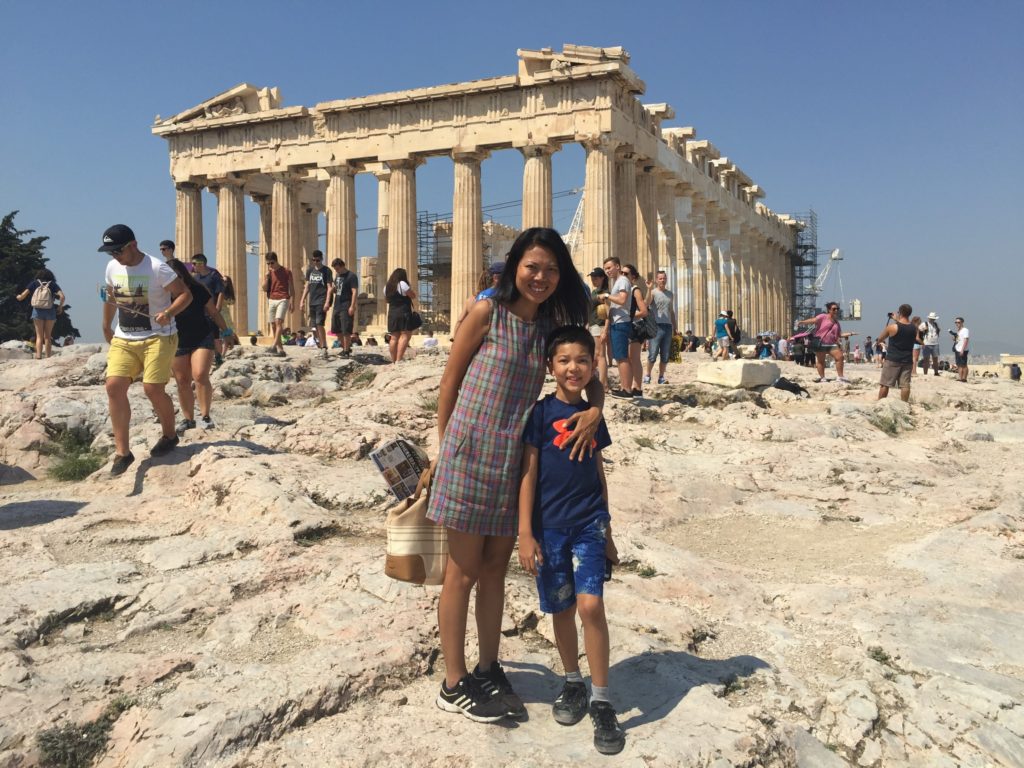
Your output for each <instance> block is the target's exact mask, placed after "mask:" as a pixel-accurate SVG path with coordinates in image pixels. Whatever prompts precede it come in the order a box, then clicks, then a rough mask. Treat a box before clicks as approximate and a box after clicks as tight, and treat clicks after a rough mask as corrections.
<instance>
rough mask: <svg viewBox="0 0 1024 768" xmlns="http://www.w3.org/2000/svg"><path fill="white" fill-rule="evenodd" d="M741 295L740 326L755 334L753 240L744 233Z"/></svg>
mask: <svg viewBox="0 0 1024 768" xmlns="http://www.w3.org/2000/svg"><path fill="white" fill-rule="evenodd" d="M738 249H739V254H740V257H739V293H740V299H739V302H740V306H739V307H737V309H736V311H737V312H738V313H739V317H740V319H739V325H740V327H741V328H743V329H745V330H746V332H748V333H751V332H753V330H754V329H753V326H754V325H755V323H754V303H753V293H754V292H753V291H752V290H751V240H750V234H748V233H743V234H741V236H740V238H739V243H738Z"/></svg>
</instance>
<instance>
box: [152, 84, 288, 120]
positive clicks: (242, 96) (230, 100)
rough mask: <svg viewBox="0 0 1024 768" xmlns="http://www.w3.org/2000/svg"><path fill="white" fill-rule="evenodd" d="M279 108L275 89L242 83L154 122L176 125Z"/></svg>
mask: <svg viewBox="0 0 1024 768" xmlns="http://www.w3.org/2000/svg"><path fill="white" fill-rule="evenodd" d="M280 107H281V93H280V91H279V90H278V89H277V88H257V87H256V86H254V85H249V83H242V84H240V85H236V86H235V87H234V88H230V89H228V90H226V91H224V92H223V93H219V94H217V95H216V96H214V97H213V98H212V99H207V100H206V101H204V102H203V103H202V104H197V105H196V106H194V107H191V108H190V109H186V110H184V111H183V112H179V113H178V114H176V115H174V116H173V117H169V118H167V119H165V120H163V119H161V118H160V116H159V115H158V116H157V119H156V121H155V122H156V124H157V125H178V124H181V123H189V122H192V121H194V120H216V119H217V118H221V117H233V116H235V115H252V114H256V113H258V112H265V111H267V110H271V109H279V108H280Z"/></svg>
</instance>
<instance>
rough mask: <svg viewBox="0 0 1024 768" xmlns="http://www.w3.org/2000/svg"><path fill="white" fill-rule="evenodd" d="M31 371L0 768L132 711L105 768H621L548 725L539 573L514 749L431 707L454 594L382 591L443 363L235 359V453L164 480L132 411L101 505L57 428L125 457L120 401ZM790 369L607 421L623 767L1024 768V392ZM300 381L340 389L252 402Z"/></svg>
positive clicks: (548, 665)
mask: <svg viewBox="0 0 1024 768" xmlns="http://www.w3.org/2000/svg"><path fill="white" fill-rule="evenodd" d="M82 359H88V358H86V357H85V356H84V355H83V356H79V358H78V359H77V360H72V359H71V358H70V356H68V358H65V359H62V358H57V357H55V358H53V359H51V360H50V361H46V362H45V365H46V366H47V372H46V375H47V376H57V377H65V378H67V379H68V380H70V377H71V375H72V373H73V372H74V371H76V370H79V369H80V366H81V360H82ZM32 363H33V361H25V362H12V361H3V362H0V375H2V380H3V381H5V382H9V381H27V382H29V384H27V385H26V387H27V388H24V389H16V390H14V391H12V392H10V393H9V395H10V396H6V395H7V394H8V393H5V397H2V398H0V431H2V435H3V437H4V439H5V441H6V442H5V445H6V447H7V451H8V453H7V460H8V462H11V464H10V465H11V466H23V464H22V462H26V463H27V462H28V461H31V462H34V466H35V467H36V469H35V472H36V474H37V475H38V476H39V477H41V478H44V479H41V480H38V481H32V480H24V481H23V482H20V483H18V484H11V485H4V486H3V487H2V489H0V571H2V572H3V573H4V574H5V579H6V581H5V585H4V589H3V590H2V591H0V689H2V691H3V695H0V765H7V764H10V765H19V764H31V762H32V761H33V760H35V759H36V757H37V752H36V746H35V739H36V737H37V736H38V734H39V733H40V732H41V731H43V730H45V729H46V728H49V727H51V726H53V725H56V724H61V723H65V722H72V721H77V722H81V721H84V720H87V719H89V718H90V717H96V716H98V714H99V713H100V712H101V711H102V710H103V708H104V707H105V706H106V705H107V704H108V703H110V702H111V701H113V700H114V699H115V698H116V697H118V696H127V697H130V699H131V700H132V701H133V702H134V703H133V706H131V707H130V708H129V709H128V710H127V711H126V712H124V713H123V714H122V715H121V716H120V718H119V719H118V720H117V722H116V723H115V726H114V729H113V731H112V734H111V741H110V745H109V748H108V750H107V752H106V753H105V754H104V756H103V757H102V759H101V760H100V761H99V763H98V764H99V765H103V766H135V765H183V766H184V765H212V766H238V767H239V768H240V767H241V766H288V765H291V766H307V765H394V764H405V765H410V766H418V765H438V766H440V765H445V766H447V765H465V766H477V765H479V766H493V765H525V764H529V765H543V766H548V765H550V766H556V765H565V764H568V763H570V762H581V763H583V764H590V763H595V764H596V761H597V759H598V758H597V755H596V754H595V753H594V751H593V747H592V745H591V733H590V729H589V726H588V725H587V723H581V724H580V725H579V726H577V727H575V728H572V729H566V728H564V727H561V726H559V725H557V724H556V723H554V722H553V720H552V719H551V717H550V702H551V700H552V699H553V697H554V696H555V695H556V694H557V691H558V689H559V687H560V678H559V674H560V672H561V670H560V667H559V662H558V656H557V653H556V652H555V649H554V646H553V634H552V630H551V625H550V620H549V619H548V618H547V617H543V616H541V615H540V614H539V611H538V608H537V599H536V593H535V586H534V584H533V582H532V580H531V579H529V578H527V577H526V576H525V575H524V574H523V573H521V572H520V571H519V569H518V567H516V566H513V567H512V569H511V572H510V576H509V580H508V586H507V590H506V591H507V598H506V606H505V618H504V627H505V637H504V639H503V645H502V659H503V662H504V663H505V666H506V670H507V672H508V674H509V677H510V679H511V680H512V682H513V684H514V685H515V687H516V689H517V690H518V691H519V692H520V693H521V694H522V696H523V698H524V700H525V701H526V704H527V708H528V710H529V713H530V719H529V720H528V721H527V722H525V723H521V724H519V725H518V726H517V727H501V726H481V725H479V724H475V723H471V722H469V721H468V720H466V719H464V718H460V717H457V716H453V715H449V714H446V713H444V712H442V711H440V710H439V709H437V708H436V707H435V706H434V704H433V700H434V697H435V696H436V689H437V686H438V684H439V681H440V676H441V674H442V671H443V659H442V658H440V657H439V656H438V640H437V634H436V625H435V615H436V606H437V593H438V591H437V589H434V588H421V587H412V586H409V585H404V584H399V583H397V582H393V581H390V580H389V579H387V578H386V577H384V575H383V516H384V512H385V510H386V508H387V507H388V505H389V504H390V500H389V498H388V496H387V494H386V493H385V491H384V486H383V483H382V482H381V480H380V478H379V476H378V475H377V472H376V471H375V469H374V468H373V467H372V466H371V465H370V463H369V461H368V460H367V459H366V458H365V456H366V453H367V452H368V451H369V450H372V447H374V446H376V445H378V444H380V443H381V442H382V441H385V440H387V439H391V438H392V437H395V436H397V435H399V434H402V435H405V436H407V437H410V438H412V439H415V440H418V441H421V442H422V443H424V444H425V445H426V446H427V450H428V451H429V452H431V453H433V452H434V451H435V450H436V434H435V430H434V426H433V425H434V421H433V420H434V412H433V410H432V408H431V402H432V401H431V397H432V396H433V395H434V394H435V393H436V388H437V383H438V378H439V376H440V373H441V370H442V366H443V363H444V356H443V355H440V356H435V357H428V356H420V357H418V358H416V359H415V360H414V361H412V362H410V363H404V364H403V365H401V366H399V367H398V368H397V369H391V368H390V367H386V366H382V365H379V364H377V361H376V359H375V358H371V357H369V356H367V357H365V358H362V357H361V356H360V355H359V354H358V353H357V354H356V357H355V358H354V360H353V361H351V362H348V361H346V362H344V363H342V362H339V361H331V362H328V363H321V362H318V361H315V360H314V359H313V355H312V351H310V352H308V353H307V352H306V351H305V350H290V357H289V358H287V359H278V358H272V357H270V356H268V355H266V354H265V352H263V351H262V350H259V349H244V350H240V351H236V352H232V353H231V356H229V359H228V361H227V362H226V363H225V366H224V367H223V368H222V369H221V372H220V380H221V381H233V382H236V383H238V384H239V387H240V388H241V386H240V380H241V379H248V380H249V386H248V387H247V388H245V389H244V391H242V392H241V394H238V395H235V396H232V397H231V398H223V397H220V396H219V395H218V397H217V399H216V401H215V405H214V415H215V418H216V420H217V423H218V428H217V429H215V430H213V431H211V432H209V433H199V432H195V433H192V432H190V433H188V435H187V438H186V440H185V441H184V442H183V445H182V447H181V448H180V449H179V450H178V451H177V452H176V453H175V454H174V455H173V456H171V457H167V458H164V459H160V460H150V459H148V458H146V457H147V455H148V452H147V447H146V446H148V445H149V444H151V443H152V441H153V440H154V439H155V437H156V430H157V427H156V425H155V424H153V423H152V420H151V411H149V410H147V408H146V406H145V401H144V398H143V397H142V395H141V393H140V392H136V389H138V388H137V387H136V388H133V390H132V395H131V396H132V402H133V405H134V406H136V411H135V414H134V417H133V424H132V429H133V445H135V446H137V451H136V455H137V457H138V461H137V462H136V464H135V465H133V467H132V469H131V470H129V472H128V473H126V475H125V476H123V477H122V478H119V479H115V480H111V479H109V477H107V476H106V475H105V474H104V472H105V471H107V469H108V468H104V469H102V470H100V472H98V473H96V474H95V475H93V476H91V477H89V478H87V479H86V480H84V481H82V482H80V483H77V484H60V483H55V482H53V481H50V480H46V479H45V468H46V466H47V464H48V463H49V461H51V459H50V458H49V457H48V456H47V455H46V454H45V452H43V453H40V452H39V450H38V448H39V447H40V445H39V444H40V442H44V443H45V441H46V440H47V430H46V427H45V426H44V419H49V420H51V421H52V422H54V423H56V420H57V419H58V418H60V419H64V421H63V422H62V423H69V422H70V421H71V417H74V418H75V419H77V421H76V422H75V423H77V424H79V425H81V426H82V427H84V428H88V429H89V430H94V431H91V432H90V434H92V435H93V436H94V442H95V444H97V445H103V444H104V440H105V439H107V440H108V439H109V438H107V430H108V429H109V427H108V424H107V423H106V420H105V412H104V411H103V408H102V389H101V388H99V387H97V386H95V385H80V384H69V385H67V386H62V387H57V388H54V387H52V386H50V387H42V386H36V385H35V384H34V383H33V382H37V381H39V379H38V377H39V375H40V374H39V370H38V368H37V367H34V366H33V364H32ZM781 367H782V369H783V370H782V372H783V375H785V376H787V378H791V379H794V380H797V381H801V383H804V384H805V385H806V386H808V387H809V388H810V389H811V392H812V398H811V399H810V400H808V399H802V400H796V399H790V398H782V397H780V398H775V397H767V396H766V397H764V398H760V397H758V396H757V395H756V393H751V392H748V391H746V390H723V389H721V388H719V387H715V386H710V385H702V384H693V383H686V382H688V381H692V379H693V378H694V375H695V373H696V362H694V361H693V360H692V359H687V360H686V361H685V362H684V363H683V364H672V365H671V366H670V368H669V378H670V380H672V381H673V382H678V383H676V384H673V385H672V386H666V387H656V386H655V387H651V388H650V390H649V391H648V392H646V393H645V395H646V397H645V400H644V402H643V403H641V404H636V403H631V402H625V403H624V402H620V401H616V400H611V401H609V403H608V404H607V406H606V416H607V419H608V422H609V428H610V431H611V434H612V437H613V440H614V443H613V445H612V446H611V447H610V448H608V449H607V451H606V452H605V453H606V461H607V463H606V472H607V474H608V477H609V481H610V483H611V500H612V508H613V515H614V521H615V522H614V529H615V535H616V539H617V542H618V546H619V550H620V553H621V555H622V561H623V562H622V563H621V565H620V566H619V567H618V568H617V569H616V570H615V574H614V578H613V581H612V582H611V583H610V584H609V586H608V592H607V604H608V618H609V623H610V627H611V633H612V669H611V687H612V695H613V698H614V699H615V703H616V705H617V707H618V708H619V711H620V720H621V721H622V722H623V724H624V725H625V727H626V729H627V738H628V741H627V746H626V751H625V752H624V753H623V755H622V756H621V757H620V758H618V760H619V761H621V762H622V763H624V764H629V765H653V766H676V765H679V764H687V765H707V766H712V765H713V766H730V765H763V766H791V765H799V766H823V767H830V766H838V765H859V766H919V765H951V766H952V765H996V766H1013V765H1019V764H1020V763H1021V760H1022V744H1024V719H1022V714H1021V712H1022V709H1021V707H1020V705H1019V704H1018V702H1020V701H1022V700H1024V675H1022V672H1021V670H1024V650H1022V648H1024V646H1022V645H1021V644H1020V642H1019V638H1020V637H1021V636H1022V635H1024V622H1022V619H1021V613H1020V610H1019V606H1020V603H1021V599H1022V598H1024V587H1022V586H1021V585H1022V583H1024V582H1022V581H1021V579H1020V572H1021V567H1022V565H1021V564H1022V562H1024V534H1022V528H1024V509H1022V502H1021V498H1022V497H1024V494H1022V493H1021V487H1020V485H1021V482H1022V481H1021V480H1020V479H1019V477H1018V476H1017V475H1018V474H1019V473H1013V472H1010V471H999V472H997V471H992V468H993V467H1009V466H1010V465H1011V464H1012V463H1013V460H1014V454H1013V453H1012V451H1013V445H1012V444H1008V443H1007V442H1003V441H1001V440H1000V439H999V438H998V436H999V435H1004V434H1005V435H1011V434H1013V433H1014V430H1018V429H1020V428H1021V425H1024V409H1022V407H1021V405H1020V401H1019V400H1018V399H1016V397H1015V395H1016V392H1017V390H1014V389H1012V388H1011V386H1010V384H1009V383H1008V382H997V381H985V382H982V383H978V384H974V383H972V384H970V385H969V386H967V387H964V386H963V385H957V384H955V383H953V382H952V381H951V380H946V379H942V378H940V379H935V378H931V377H930V378H928V379H926V380H924V381H921V380H919V379H915V380H914V396H913V399H912V402H911V404H910V406H909V407H908V406H905V405H903V404H902V403H898V402H897V401H893V402H890V403H881V404H878V403H876V402H875V401H874V399H873V398H874V395H875V392H876V376H877V372H876V369H872V368H869V367H866V366H862V367H860V368H858V367H857V366H851V368H850V374H851V375H852V378H853V383H852V384H851V385H850V386H848V387H838V386H835V385H817V386H815V385H814V384H811V383H810V379H811V376H812V374H813V372H811V371H808V370H806V369H798V368H796V367H794V366H791V365H789V364H782V365H781ZM24 369H28V370H27V371H26V370H24ZM859 372H860V373H861V374H863V375H859ZM8 373H10V374H11V376H8ZM370 374H372V375H370ZM309 382H314V383H317V386H321V387H323V391H322V394H321V396H320V398H319V399H314V400H303V401H301V402H295V403H292V402H289V403H286V404H281V405H261V404H260V403H259V402H258V397H257V388H258V387H259V386H260V385H270V384H273V385H277V386H281V387H292V386H299V385H303V384H306V383H309ZM329 383H330V386H326V385H328V384H329ZM335 384H337V386H340V387H341V388H340V389H339V388H336V387H335ZM171 389H172V391H173V385H172V387H171ZM890 400H891V398H890ZM97 403H98V405H97ZM79 406H81V407H79ZM882 417H884V418H885V419H887V420H888V421H883V422H881V423H883V424H884V425H891V426H892V427H893V429H888V428H886V427H882V426H879V424H878V423H875V422H876V421H879V420H880V419H881V418H882ZM968 429H970V430H972V431H986V432H988V433H991V434H992V435H993V436H996V437H997V439H994V440H991V441H987V440H985V441H982V440H967V439H966V438H965V437H964V436H963V435H964V434H965V433H966V431H967V430H968ZM16 435H22V436H26V435H34V438H32V439H31V440H30V439H22V440H21V441H20V442H18V441H16V440H15V436H16ZM106 444H109V443H106ZM16 445H17V446H20V447H18V448H14V447H13V446H16ZM894 456H898V457H899V460H898V461H894ZM27 457H31V458H30V459H29V458H27ZM965 489H969V492H967V491H965ZM472 627H473V621H472V617H471V620H470V636H471V637H470V639H469V643H470V645H471V646H472V644H473V643H474V638H473V629H472ZM472 657H473V654H472V653H471V654H470V663H472V661H473V658H472ZM583 663H584V672H586V665H585V660H584V662H583ZM410 724H414V726H415V727H414V728H410ZM470 744H471V745H472V748H469V747H467V745H470Z"/></svg>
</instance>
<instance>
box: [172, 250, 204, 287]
mask: <svg viewBox="0 0 1024 768" xmlns="http://www.w3.org/2000/svg"><path fill="white" fill-rule="evenodd" d="M167 266H168V267H170V268H171V269H173V270H174V274H176V275H177V276H178V277H180V278H181V282H183V283H184V284H185V287H186V288H188V290H189V292H191V291H192V290H193V289H194V288H195V287H196V286H199V285H200V283H199V281H198V280H196V279H195V278H194V277H192V273H191V272H189V271H188V269H187V268H186V267H185V264H184V263H183V262H182V261H181V260H179V259H176V258H175V259H168V260H167ZM200 287H202V286H200Z"/></svg>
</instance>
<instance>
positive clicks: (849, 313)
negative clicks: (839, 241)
mask: <svg viewBox="0 0 1024 768" xmlns="http://www.w3.org/2000/svg"><path fill="white" fill-rule="evenodd" d="M842 260H843V252H842V251H841V250H839V249H838V248H833V249H832V252H831V253H830V254H829V256H828V261H826V262H825V268H824V269H823V270H821V274H819V275H818V276H817V277H816V278H815V279H814V282H813V283H809V284H808V285H807V293H810V294H813V295H814V296H816V297H817V296H820V295H821V293H822V292H823V291H824V290H825V284H826V283H827V282H828V278H829V276H830V275H834V277H835V282H837V283H838V287H839V312H840V315H841V316H842V318H841V319H843V320H860V307H861V302H860V299H854V300H853V301H851V302H850V303H849V305H847V303H846V294H845V293H844V291H843V275H842V271H841V269H840V266H839V262H841V261H842ZM844 307H848V309H846V310H845V311H844V310H843V308H844Z"/></svg>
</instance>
